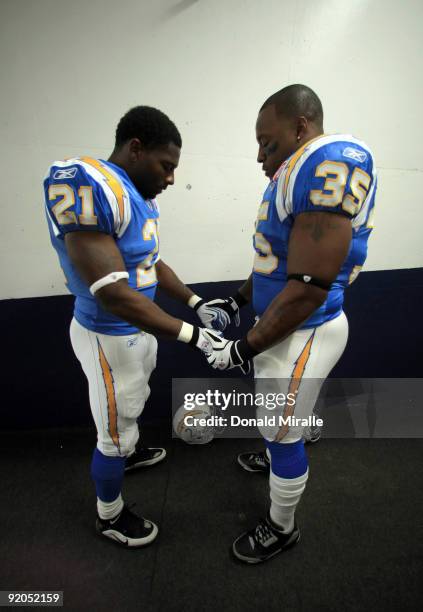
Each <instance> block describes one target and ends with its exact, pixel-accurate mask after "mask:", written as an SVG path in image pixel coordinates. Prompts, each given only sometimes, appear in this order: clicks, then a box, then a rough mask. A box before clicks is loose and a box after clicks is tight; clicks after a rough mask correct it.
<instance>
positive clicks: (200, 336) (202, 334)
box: [177, 321, 219, 357]
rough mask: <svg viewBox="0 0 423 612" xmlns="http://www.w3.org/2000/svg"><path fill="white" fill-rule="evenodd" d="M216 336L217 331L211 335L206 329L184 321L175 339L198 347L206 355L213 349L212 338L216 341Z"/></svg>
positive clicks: (195, 347)
mask: <svg viewBox="0 0 423 612" xmlns="http://www.w3.org/2000/svg"><path fill="white" fill-rule="evenodd" d="M218 338H219V336H218V333H217V332H216V333H214V334H213V335H212V334H211V332H210V331H209V330H208V329H205V328H203V327H196V326H195V325H191V324H190V323H186V322H185V321H184V322H183V323H182V327H181V330H180V332H179V335H178V338H177V339H178V340H179V341H180V342H186V344H189V345H190V346H192V348H194V349H198V350H199V351H201V352H202V353H204V354H205V355H206V357H208V356H209V355H210V354H211V353H212V351H213V345H212V340H213V341H216V340H217V339H218Z"/></svg>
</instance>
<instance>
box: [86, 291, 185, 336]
mask: <svg viewBox="0 0 423 612" xmlns="http://www.w3.org/2000/svg"><path fill="white" fill-rule="evenodd" d="M96 299H97V300H98V301H99V302H100V304H101V306H102V307H103V308H104V309H105V310H107V311H108V312H110V313H111V314H113V315H114V316H116V317H118V318H119V319H123V320H124V321H127V322H128V323H130V324H131V325H133V326H134V327H138V328H139V329H141V330H143V331H146V332H149V333H151V334H153V335H155V336H159V337H161V338H168V339H176V338H177V337H178V334H179V332H180V330H181V327H182V321H181V320H180V319H175V318H174V317H172V316H170V315H169V314H167V313H166V312H164V310H162V309H161V308H160V307H159V306H157V304H155V303H154V302H153V301H152V300H150V299H149V298H147V297H145V296H144V295H142V294H140V293H139V292H137V291H134V290H133V289H131V288H130V287H129V286H128V285H127V283H126V282H123V281H122V282H118V283H113V285H108V286H106V287H104V288H103V289H101V290H100V291H98V292H97V293H96Z"/></svg>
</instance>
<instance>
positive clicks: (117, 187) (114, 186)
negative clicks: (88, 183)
mask: <svg viewBox="0 0 423 612" xmlns="http://www.w3.org/2000/svg"><path fill="white" fill-rule="evenodd" d="M80 159H81V161H83V162H85V163H86V164H89V165H90V166H93V168H95V169H96V170H98V171H99V172H101V174H102V175H103V176H104V177H105V178H106V179H107V184H108V185H109V187H110V189H111V190H112V191H113V193H114V195H115V198H116V200H117V203H118V206H119V216H120V221H121V223H122V221H123V218H124V210H125V206H124V193H123V189H122V185H121V184H120V183H119V181H118V180H117V179H116V178H115V177H114V176H113V174H112V173H111V172H109V171H108V170H107V168H105V167H104V166H103V164H101V163H100V162H99V161H98V159H93V158H92V157H81V158H80Z"/></svg>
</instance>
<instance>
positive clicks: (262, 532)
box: [254, 521, 275, 546]
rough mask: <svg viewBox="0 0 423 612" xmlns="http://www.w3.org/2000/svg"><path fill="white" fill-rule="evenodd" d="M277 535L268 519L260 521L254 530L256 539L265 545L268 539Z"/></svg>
mask: <svg viewBox="0 0 423 612" xmlns="http://www.w3.org/2000/svg"><path fill="white" fill-rule="evenodd" d="M274 537H275V534H274V533H273V530H272V528H271V527H270V525H269V523H268V522H267V521H260V523H259V524H258V525H257V527H256V528H255V531H254V539H255V540H256V541H257V542H258V543H259V544H261V545H262V546H264V545H265V543H266V542H267V540H270V539H272V538H274Z"/></svg>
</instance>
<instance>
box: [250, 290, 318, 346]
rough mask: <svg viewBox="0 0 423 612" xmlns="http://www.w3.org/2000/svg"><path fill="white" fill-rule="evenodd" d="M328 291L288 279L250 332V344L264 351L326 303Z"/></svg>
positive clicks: (282, 338) (290, 332)
mask: <svg viewBox="0 0 423 612" xmlns="http://www.w3.org/2000/svg"><path fill="white" fill-rule="evenodd" d="M326 297H327V292H326V291H324V290H323V289H320V288H318V287H310V286H307V285H303V284H302V283H299V282H297V281H289V282H288V284H287V285H286V287H285V289H284V290H283V291H281V293H279V295H277V296H276V297H275V298H274V300H273V301H272V302H271V303H270V304H269V306H268V308H267V309H266V311H265V313H264V314H263V316H262V317H261V318H260V320H259V322H258V323H257V325H256V326H255V327H253V328H252V329H250V331H249V332H248V334H247V340H248V344H249V345H250V346H251V347H252V348H253V349H254V350H256V351H257V352H262V351H264V350H266V349H268V348H270V347H271V346H273V345H274V344H277V343H278V342H281V341H282V340H284V339H285V338H286V337H287V336H289V335H290V334H292V332H294V331H295V330H296V329H297V328H298V327H299V326H300V325H301V324H302V323H303V322H304V321H306V320H307V319H308V318H309V317H310V316H311V315H312V314H313V312H314V311H315V310H316V309H317V308H319V306H321V305H322V304H323V302H324V301H325V299H326Z"/></svg>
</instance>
